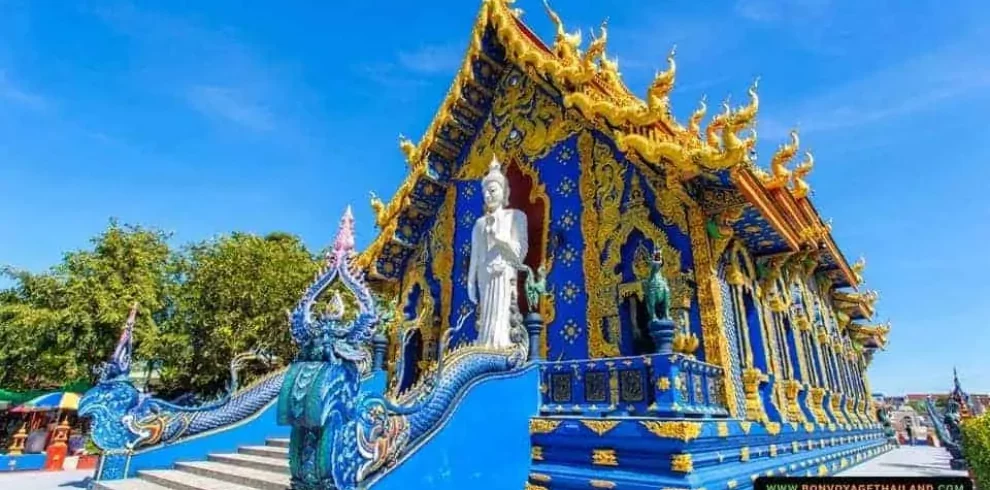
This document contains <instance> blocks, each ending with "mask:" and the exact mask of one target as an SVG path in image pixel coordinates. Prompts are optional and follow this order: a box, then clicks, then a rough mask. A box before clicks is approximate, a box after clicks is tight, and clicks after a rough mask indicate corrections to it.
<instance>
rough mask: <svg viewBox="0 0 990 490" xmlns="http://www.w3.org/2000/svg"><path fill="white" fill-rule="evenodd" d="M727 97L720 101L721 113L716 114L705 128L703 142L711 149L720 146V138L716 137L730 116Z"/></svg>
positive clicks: (730, 108)
mask: <svg viewBox="0 0 990 490" xmlns="http://www.w3.org/2000/svg"><path fill="white" fill-rule="evenodd" d="M729 97H730V96H728V95H726V96H725V100H723V101H722V112H721V113H719V114H716V115H715V117H713V118H712V120H711V122H709V123H708V127H706V128H705V142H706V143H708V146H711V147H712V148H717V147H719V146H720V145H721V144H722V140H721V138H719V137H718V131H719V130H720V129H722V128H723V127H725V124H726V122H727V121H728V119H729V116H731V115H732V107H731V106H730V105H729Z"/></svg>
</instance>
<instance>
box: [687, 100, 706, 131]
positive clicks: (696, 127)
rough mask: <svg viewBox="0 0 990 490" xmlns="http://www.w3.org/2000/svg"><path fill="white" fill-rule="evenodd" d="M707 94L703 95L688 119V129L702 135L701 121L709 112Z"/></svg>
mask: <svg viewBox="0 0 990 490" xmlns="http://www.w3.org/2000/svg"><path fill="white" fill-rule="evenodd" d="M706 97H707V96H705V95H702V96H701V100H700V101H698V108H697V109H695V111H694V112H693V113H692V114H691V119H688V129H689V130H690V131H691V132H692V133H694V134H696V135H698V136H699V137H700V136H701V121H702V120H703V119H705V113H706V112H708V105H707V104H705V99H706Z"/></svg>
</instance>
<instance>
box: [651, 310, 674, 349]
mask: <svg viewBox="0 0 990 490" xmlns="http://www.w3.org/2000/svg"><path fill="white" fill-rule="evenodd" d="M676 328H677V326H676V325H675V324H674V322H673V320H670V319H666V318H663V319H661V318H656V319H653V320H650V337H651V338H653V343H654V344H655V345H656V350H657V354H660V355H670V354H673V353H674V330H676Z"/></svg>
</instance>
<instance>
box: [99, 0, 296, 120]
mask: <svg viewBox="0 0 990 490" xmlns="http://www.w3.org/2000/svg"><path fill="white" fill-rule="evenodd" d="M94 14H95V15H97V16H98V17H99V18H101V19H102V20H103V21H104V22H105V23H106V24H107V25H108V26H110V27H111V28H113V29H114V30H117V31H119V32H121V33H123V34H124V35H125V36H127V38H129V40H130V42H131V43H132V44H133V45H134V47H135V48H136V49H135V50H134V52H135V53H137V54H136V56H137V57H138V58H139V60H138V62H136V63H135V65H136V66H140V67H141V68H140V70H137V71H135V72H134V75H135V76H136V77H138V78H139V81H138V83H141V84H142V85H143V86H144V87H145V88H146V89H148V90H150V91H158V92H162V93H163V94H164V95H167V96H171V97H176V98H178V99H179V100H181V101H183V102H184V103H186V104H188V105H189V107H190V108H192V109H194V110H195V111H197V112H198V113H200V114H202V115H204V116H206V117H207V118H210V119H213V120H218V121H222V122H227V123H231V124H235V125H237V126H239V127H242V128H246V129H249V130H252V131H259V132H260V131H268V132H272V133H273V134H274V133H275V132H276V131H277V132H279V133H280V136H290V138H289V139H295V136H293V133H300V132H301V131H300V130H299V129H298V128H294V126H293V124H292V123H291V121H290V119H291V117H292V114H291V113H292V112H293V111H294V110H297V108H298V107H299V106H300V104H299V100H300V98H305V97H310V96H313V94H312V93H311V91H309V90H308V88H307V87H306V86H305V84H304V83H302V81H301V79H300V78H299V77H298V76H297V73H294V72H292V71H289V70H287V69H286V68H287V67H286V66H285V65H284V64H279V63H276V62H274V61H273V60H269V59H266V58H265V57H264V56H263V55H262V54H261V53H260V52H259V51H258V50H256V49H254V48H253V47H252V46H251V45H249V44H247V43H245V42H243V41H241V40H240V39H239V38H238V35H237V32H236V30H234V29H230V28H227V27H224V26H206V25H201V24H199V23H196V22H193V21H190V20H188V19H185V18H180V17H175V16H171V15H167V14H163V13H159V12H154V11H149V10H143V9H139V8H137V7H136V6H135V5H133V4H131V3H126V2H125V3H119V4H116V5H115V6H113V7H111V8H103V9H99V10H96V11H95V12H94ZM296 136H298V134H296Z"/></svg>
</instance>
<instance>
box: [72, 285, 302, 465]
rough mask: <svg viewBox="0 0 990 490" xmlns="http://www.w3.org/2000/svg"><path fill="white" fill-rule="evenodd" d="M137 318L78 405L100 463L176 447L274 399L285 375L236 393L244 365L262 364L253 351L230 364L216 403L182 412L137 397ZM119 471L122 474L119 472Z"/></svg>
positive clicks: (155, 400) (129, 322) (280, 373)
mask: <svg viewBox="0 0 990 490" xmlns="http://www.w3.org/2000/svg"><path fill="white" fill-rule="evenodd" d="M136 317H137V305H135V306H134V307H132V308H131V312H130V315H129V316H128V318H127V323H126V324H125V326H124V329H123V332H122V333H121V335H120V340H119V341H118V343H117V347H116V349H114V352H113V354H112V355H111V357H110V360H109V361H108V362H107V363H105V364H104V365H103V366H102V367H101V368H100V377H99V382H98V383H97V385H96V386H94V387H93V388H91V389H90V390H89V391H87V392H86V393H85V394H84V395H83V397H82V399H81V400H80V401H79V415H80V416H82V417H90V418H91V420H92V431H91V436H92V439H93V442H94V443H96V445H97V446H99V447H100V449H102V450H103V451H104V452H105V453H106V454H105V457H106V455H112V454H123V453H129V452H133V451H134V450H137V449H139V448H146V447H149V446H154V445H157V444H165V443H170V442H175V441H178V440H180V439H183V438H186V437H190V436H193V435H196V434H200V433H203V432H206V431H210V430H213V429H217V428H221V427H225V426H228V425H231V424H234V423H236V422H238V421H241V420H244V419H245V418H247V417H249V416H251V415H254V414H255V413H257V412H258V411H259V410H261V409H262V408H264V407H265V406H267V405H268V404H269V403H271V402H272V401H273V400H275V398H276V397H277V396H278V391H279V388H280V387H281V385H282V378H283V376H284V374H285V371H284V370H280V371H277V372H275V373H272V374H270V375H268V376H265V377H264V378H262V379H261V380H259V381H257V382H255V383H254V384H252V385H251V386H250V387H248V388H247V389H244V390H241V391H237V370H238V369H239V368H240V367H241V365H242V364H243V363H244V362H245V361H248V360H250V359H262V358H264V356H263V355H262V354H261V353H260V352H258V351H254V352H250V353H246V354H241V355H238V356H237V357H235V358H234V360H233V361H232V362H231V365H230V371H231V381H230V384H229V385H228V391H227V393H226V394H225V395H224V396H222V397H221V398H220V399H218V400H216V401H213V402H209V403H206V404H203V405H199V406H182V405H177V404H174V403H170V402H167V401H165V400H161V399H158V398H154V397H152V396H150V395H148V394H146V393H142V392H140V391H138V389H137V388H135V387H134V384H133V383H132V382H131V380H130V372H131V369H130V368H131V352H132V350H133V348H132V335H133V330H134V321H135V319H136ZM104 466H106V465H104ZM111 466H113V465H111ZM119 469H120V470H121V471H122V469H123V468H119ZM123 476H125V475H123V474H119V475H118V474H113V471H112V470H111V474H109V475H104V478H105V479H109V478H114V477H117V478H120V477H123Z"/></svg>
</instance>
